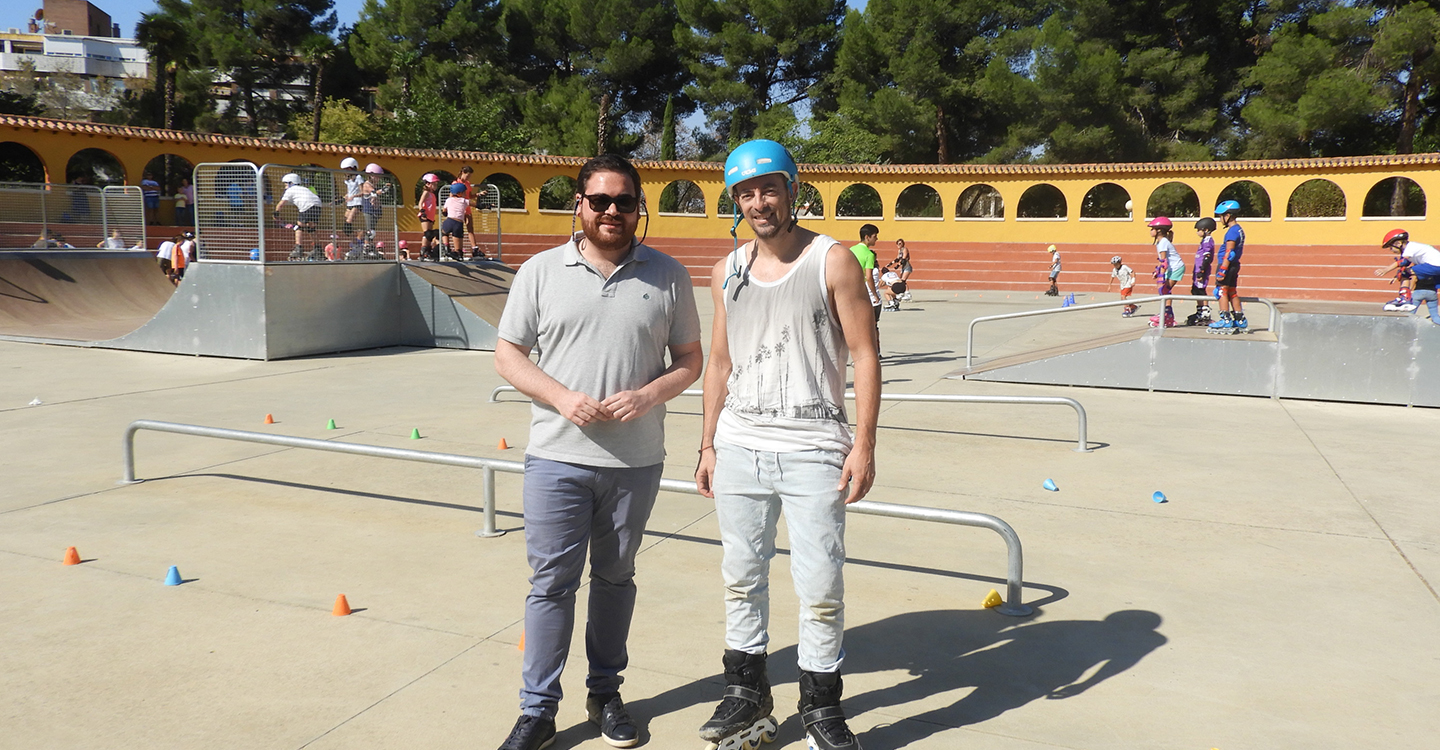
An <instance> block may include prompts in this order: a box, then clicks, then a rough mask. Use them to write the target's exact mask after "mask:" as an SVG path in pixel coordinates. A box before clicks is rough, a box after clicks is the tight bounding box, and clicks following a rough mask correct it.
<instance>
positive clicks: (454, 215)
mask: <svg viewBox="0 0 1440 750" xmlns="http://www.w3.org/2000/svg"><path fill="white" fill-rule="evenodd" d="M467 195H468V193H467V192H466V188H465V183H463V182H458V181H457V182H455V184H453V185H451V186H450V197H449V198H446V199H445V221H444V222H442V223H441V224H440V247H441V252H442V253H443V254H444V258H443V259H444V260H460V259H461V257H462V256H463V254H464V252H465V215H466V214H467V213H469V211H470V199H469V198H467V197H466V196H467ZM452 238H453V239H454V240H455V247H454V248H453V249H452V248H451V247H450V240H451V239H452Z"/></svg>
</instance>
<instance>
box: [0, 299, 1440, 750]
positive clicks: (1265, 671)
mask: <svg viewBox="0 0 1440 750" xmlns="http://www.w3.org/2000/svg"><path fill="white" fill-rule="evenodd" d="M1005 297H1006V295H1005V293H998V294H992V293H986V294H984V295H983V297H982V296H981V295H980V294H979V293H959V294H956V293H951V292H946V293H929V294H926V293H919V294H917V300H916V302H915V303H913V304H912V306H911V307H910V309H906V310H903V311H901V312H898V313H887V314H886V316H885V318H884V320H883V322H882V328H883V348H884V351H885V354H886V359H885V369H884V378H885V383H886V386H885V387H886V389H887V390H889V391H892V392H907V393H908V392H926V393H976V394H1037V395H1066V396H1071V397H1075V398H1078V399H1079V400H1080V401H1081V402H1082V403H1083V404H1084V405H1085V406H1086V408H1087V410H1088V412H1089V418H1090V439H1091V440H1092V441H1094V442H1096V443H1099V444H1100V447H1099V449H1098V450H1096V451H1095V452H1093V453H1089V454H1081V453H1075V452H1073V451H1072V450H1071V448H1072V447H1073V441H1074V439H1075V417H1074V414H1073V413H1072V412H1071V411H1070V410H1069V409H1065V408H1056V407H1015V406H993V405H936V404H888V405H886V407H885V409H884V411H883V414H882V416H881V429H880V438H879V448H878V451H879V453H878V458H879V478H878V481H877V484H876V488H875V490H874V492H873V493H872V494H871V497H870V499H872V500H876V501H881V502H893V503H907V504H913V505H923V506H934V507H943V508H957V509H964V510H972V511H980V512H985V513H992V514H995V515H998V516H1000V517H1002V518H1004V519H1006V520H1007V521H1009V522H1010V523H1011V524H1012V525H1013V526H1014V527H1015V529H1016V530H1017V531H1018V532H1019V534H1020V536H1021V538H1022V539H1023V541H1024V545H1025V573H1026V579H1027V582H1028V583H1027V588H1026V591H1025V599H1026V600H1027V601H1028V602H1029V603H1031V604H1034V605H1036V607H1037V612H1036V614H1035V615H1034V616H1032V617H1029V618H1024V619H1017V618H1010V617H1005V616H1003V615H1000V614H997V613H996V612H993V611H990V610H986V609H984V608H982V607H981V604H980V602H981V600H982V598H983V597H984V596H985V594H986V592H987V591H989V590H990V589H991V588H997V589H1000V590H1001V591H1003V590H1004V586H1003V575H1004V570H1005V566H1004V547H1003V544H1002V543H1001V542H1000V540H999V539H998V538H996V536H995V535H994V534H992V533H991V532H988V531H984V530H979V529H970V528H962V527H952V526H937V525H929V524H922V523H911V522H904V521H898V520H892V519H884V518H874V517H869V516H852V518H851V523H850V529H849V555H850V558H851V559H850V564H849V565H848V566H847V569H846V570H847V583H848V596H847V600H848V605H849V606H848V609H847V613H848V618H847V622H848V633H847V639H846V646H847V650H848V652H849V656H848V659H847V661H846V664H845V671H846V689H847V698H846V706H847V708H848V709H849V711H850V712H851V714H852V716H853V717H854V718H853V720H852V726H853V727H854V728H855V729H856V731H857V732H859V734H860V737H861V739H862V741H863V742H864V745H865V747H866V748H867V749H868V750H886V749H888V748H901V747H906V748H953V747H966V748H977V749H988V748H1015V749H1024V748H1055V747H1059V748H1199V749H1201V750H1204V749H1205V748H1221V750H1237V749H1239V748H1290V747H1304V748H1372V747H1373V748H1379V747H1385V748H1392V747H1395V748H1418V747H1430V746H1433V744H1432V743H1434V741H1435V740H1434V737H1435V736H1436V734H1437V732H1440V712H1437V711H1436V710H1435V707H1436V706H1437V705H1440V655H1437V652H1436V649H1435V644H1436V643H1437V642H1440V602H1437V597H1436V591H1435V589H1436V583H1437V581H1440V513H1437V510H1440V493H1436V492H1435V491H1434V490H1433V483H1432V484H1427V483H1431V481H1432V480H1431V476H1430V473H1429V472H1428V471H1426V470H1425V467H1424V462H1425V461H1426V460H1428V457H1429V453H1430V452H1431V446H1432V444H1433V437H1434V435H1435V434H1436V427H1437V425H1440V413H1437V412H1436V411H1434V410H1424V409H1405V408H1395V407H1384V406H1371V405H1358V404H1338V403H1317V402H1293V401H1275V400H1265V399H1255V398H1242V397H1224V396H1200V395H1188V394H1166V393H1144V392H1130V391H1113V390H1101V389H1075V388H1059V387H1036V386H1019V385H1006V384H997V383H981V382H963V381H954V380H946V379H944V377H943V376H944V375H945V374H946V373H948V372H951V371H953V370H954V369H956V368H957V367H958V366H959V365H960V359H961V358H962V356H963V353H964V346H965V326H966V323H967V322H968V321H969V319H970V318H972V317H974V316H977V315H987V314H994V313H997V312H1004V311H1013V310H1020V309H1027V308H1033V307H1038V306H1045V305H1055V304H1057V302H1056V301H1055V300H1053V299H1048V298H1039V299H1038V300H1037V299H1031V296H1030V295H1013V297H1014V298H1013V299H1007V298H1005ZM1081 301H1084V300H1081ZM708 308H709V303H708V298H707V299H706V300H705V301H704V302H703V303H702V309H703V310H705V311H708ZM1153 312H1154V311H1153V310H1145V311H1142V314H1141V317H1140V318H1139V319H1138V320H1135V321H1121V320H1120V319H1119V318H1118V315H1117V314H1116V313H1115V311H1113V310H1110V311H1102V312H1087V313H1081V314H1080V315H1085V316H1089V317H1087V318H1084V319H1083V320H1084V321H1088V322H1081V321H1082V319H1081V318H1080V317H1078V316H1059V317H1061V318H1065V319H1067V320H1055V319H1054V318H1041V319H1030V320H1028V321H1025V322H1015V323H1005V324H996V325H995V326H993V327H988V328H982V333H981V341H980V346H978V347H977V354H978V355H979V356H981V357H985V356H996V355H998V354H1001V353H1009V352H1011V351H1013V350H1015V349H1022V348H1025V347H1027V346H1033V345H1036V344H1059V343H1064V342H1065V341H1066V340H1069V338H1067V337H1073V336H1075V335H1077V333H1090V332H1094V331H1099V332H1101V333H1103V332H1106V331H1108V330H1112V329H1114V328H1115V327H1116V326H1121V325H1144V317H1148V315H1150V314H1152V313H1153ZM500 383H501V381H500V379H499V378H498V377H497V376H496V375H495V373H494V370H493V368H492V363H491V356H490V355H489V354H486V353H478V352H465V351H446V350H413V349H391V350H382V351H370V352H358V353H353V354H347V355H339V356H332V357H319V358H309V359H299V360H289V361H281V362H268V363H267V362H246V361H232V360H219V359H199V358H188V357H178V356H168V355H155V354H141V353H132V352H119V351H103V350H85V349H72V348H63V347H52V346H40V345H28V344H17V343H0V477H3V485H0V486H3V491H0V748H17V749H22V748H23V749H24V750H33V749H35V748H69V747H83V748H117V749H118V748H146V749H147V750H151V749H161V748H187V749H188V748H247V749H254V748H283V749H286V750H289V749H292V748H316V749H317V750H318V749H320V748H327V749H328V748H367V749H368V748H419V747H423V748H433V749H435V750H441V749H443V748H493V747H497V746H498V745H499V744H500V742H501V740H502V739H503V738H504V736H505V733H506V732H507V731H508V729H509V727H510V725H511V724H512V723H513V721H514V719H515V715H516V705H517V698H516V692H517V690H518V687H519V678H518V673H519V665H520V658H521V652H520V650H519V649H518V648H517V646H518V644H519V643H520V642H521V635H522V634H521V624H520V623H521V610H522V604H523V599H524V594H525V591H526V589H527V583H526V577H527V575H528V568H527V566H526V563H525V556H524V536H523V533H522V531H523V528H522V522H521V518H520V516H519V515H518V513H517V511H518V508H519V503H518V489H519V486H520V482H519V479H518V478H517V477H513V476H507V475H501V477H500V479H499V492H500V496H499V508H500V511H501V517H500V522H501V526H502V527H503V528H505V529H508V530H509V531H510V533H508V534H507V535H505V536H503V537H500V538H497V539H480V538H477V537H476V536H475V535H474V533H473V532H474V530H475V529H477V528H479V526H480V523H481V520H480V513H479V503H480V493H479V479H480V477H479V476H478V472H475V471H473V470H464V469H452V468H445V467H437V466H430V465H423V464H411V463H401V462H394V461H386V460H382V459H367V458H359V457H349V456H341V455H332V454H326V453H316V452H309V451H300V450H284V449H276V448H273V447H266V446H259V445H252V444H241V443H230V442H221V441H216V440H207V439H199V438H183V437H179V436H173V435H163V434H155V433H142V434H141V435H140V436H139V439H138V446H137V454H138V471H139V475H140V476H141V477H145V478H147V479H148V481H145V482H144V483H142V484H137V485H129V486H117V484H116V480H117V479H119V478H120V472H121V466H120V435H121V431H122V430H123V428H124V427H125V425H126V424H127V423H129V422H130V421H131V420H134V419H141V418H145V419H160V420H171V421H178V422H187V423H194V424H202V425H213V426H223V427H233V428H239V429H250V430H258V431H269V432H275V433H283V434H291V435H301V436H309V437H317V438H330V439H337V440H349V441H355V442H363V443H372V444H379V445H391V446H400V447H407V448H410V447H413V448H420V449H426V450H433V451H442V452H453V453H464V454H471V455H481V456H502V457H507V458H515V459H518V458H519V457H520V455H521V453H522V452H523V448H524V445H525V442H526V433H527V425H528V406H527V405H526V404H524V403H522V402H519V401H516V400H512V401H510V402H508V403H494V404H492V403H487V402H486V399H487V397H488V395H489V392H490V389H491V388H492V387H493V386H495V385H497V384H500ZM32 399H39V400H40V401H41V402H43V403H41V404H40V405H35V406H29V405H27V404H28V403H29V402H30V401H31V400H32ZM698 407H699V403H698V401H697V400H695V399H683V398H682V399H680V400H677V401H676V402H674V403H672V409H671V414H670V418H669V421H668V426H669V432H668V436H669V437H668V445H669V451H670V455H671V456H672V462H671V465H670V466H669V468H668V469H667V471H666V475H667V476H669V477H674V478H679V479H685V478H688V477H689V476H690V474H691V468H692V464H691V461H692V456H694V450H695V448H696V446H697V442H698V431H699V421H700V420H699V415H698ZM267 413H269V414H273V415H274V417H275V419H276V424H274V425H272V426H266V425H263V424H262V420H263V418H264V416H265V415H266V414H267ZM329 419H334V420H335V422H336V424H337V426H338V429H337V430H334V431H329V430H326V429H325V425H326V421H327V420H329ZM412 428H418V429H419V431H420V433H421V435H422V436H423V438H422V439H421V440H418V441H416V440H411V439H410V438H409V436H410V432H411V429H412ZM501 438H504V439H505V440H507V441H508V442H509V444H510V445H511V446H512V447H511V448H510V449H509V450H505V451H501V450H499V449H498V448H497V442H498V441H499V440H500V439H501ZM1047 478H1050V479H1053V480H1054V482H1055V483H1056V485H1057V486H1058V487H1059V491H1058V492H1048V491H1046V490H1044V489H1042V487H1041V485H1042V482H1043V481H1044V480H1045V479H1047ZM1156 490H1160V491H1162V492H1164V493H1165V494H1166V495H1167V496H1168V498H1169V502H1167V503H1164V504H1157V503H1155V502H1152V500H1151V495H1152V493H1153V492H1155V491H1156ZM782 534H783V531H782ZM648 535H649V542H648V544H647V546H646V547H645V549H644V551H643V553H642V554H641V555H640V558H639V569H640V570H639V582H640V587H641V588H640V601H639V605H638V610H637V615H636V619H635V624H634V628H633V631H632V637H631V666H630V669H629V670H628V672H627V676H628V679H627V682H626V685H625V696H626V699H627V701H628V703H629V705H630V708H631V710H632V712H633V713H634V715H635V716H636V718H637V719H638V720H639V722H640V723H641V724H642V725H643V727H644V739H645V744H646V745H647V746H649V747H660V748H672V747H682V748H683V747H694V748H699V747H700V746H701V743H700V742H699V741H698V740H697V739H696V736H695V731H696V728H697V727H698V726H699V725H700V724H701V723H702V722H703V721H704V720H705V718H707V717H708V715H709V712H710V711H711V709H712V707H713V705H714V702H715V700H716V699H717V697H718V693H719V691H720V687H719V686H720V681H719V679H718V677H717V673H718V671H719V660H720V659H719V657H720V652H721V649H722V647H723V646H722V633H723V626H722V621H723V609H722V602H721V596H720V584H719V576H718V574H717V570H716V568H717V564H718V561H719V556H720V549H719V546H718V542H717V538H718V536H717V530H716V524H715V518H714V514H713V512H712V508H711V507H710V506H709V505H707V503H706V502H705V501H703V500H702V499H700V498H697V497H694V496H690V495H678V494H664V495H662V496H661V500H660V502H659V504H658V506H657V508H656V511H655V514H654V518H653V520H652V522H651V525H650V529H649V532H648ZM781 544H782V546H783V545H784V544H785V542H784V540H783V539H782V541H781ZM69 546H75V547H77V548H78V550H79V552H80V555H81V557H82V558H83V559H84V563H83V564H81V565H78V566H69V567H67V566H63V565H62V564H61V558H62V555H63V553H64V552H65V549H66V547H69ZM171 565H175V566H177V567H178V568H179V571H180V572H181V574H182V576H183V577H184V579H185V581H186V582H185V583H184V584H183V585H181V586H178V587H166V586H164V585H162V581H163V579H164V577H165V574H166V571H167V569H168V568H169V566H171ZM774 577H775V579H776V580H775V584H774V586H773V598H774V607H773V610H774V614H773V623H772V633H773V637H774V643H773V646H772V649H773V651H772V660H771V664H772V665H773V666H772V671H773V674H772V676H773V678H774V679H775V681H776V682H777V685H776V716H777V718H778V719H780V720H781V721H782V722H783V724H782V727H781V732H780V736H779V738H778V739H777V742H776V744H775V745H773V746H772V747H784V748H798V747H803V746H804V740H803V738H802V737H801V728H800V726H799V723H798V721H797V719H796V716H795V710H794V706H795V700H796V698H797V690H796V684H795V680H796V671H795V663H794V659H795V652H794V643H795V632H796V619H797V618H796V608H797V605H796V601H795V598H794V594H793V591H792V589H791V587H790V581H789V574H788V558H786V557H785V556H784V555H782V556H781V557H780V558H779V559H778V560H777V565H776V568H775V571H774ZM341 593H343V594H345V595H346V596H347V597H348V599H349V602H350V604H351V606H352V607H354V608H355V610H356V611H355V614H352V615H350V616H349V617H334V616H332V615H331V605H332V603H333V602H334V600H335V597H336V595H337V594H341ZM580 632H583V630H577V633H580ZM582 653H583V649H582V647H581V645H580V641H579V638H578V637H577V643H576V648H575V650H574V651H572V654H574V655H576V656H579V655H581V654H582ZM583 678H584V664H583V658H579V659H577V660H575V662H573V663H572V665H571V669H570V670H569V671H568V672H567V674H566V683H565V684H566V690H567V696H568V697H567V699H566V700H565V701H564V703H563V704H562V706H561V711H560V715H559V726H560V729H561V732H560V736H559V740H558V742H557V743H556V745H555V747H557V748H573V747H585V748H599V747H604V745H603V743H602V741H601V740H600V739H599V738H598V734H597V732H596V730H595V729H594V728H593V727H591V726H590V725H589V724H587V723H586V721H585V715H584V706H583V695H584V685H583ZM1427 707H1428V708H1427Z"/></svg>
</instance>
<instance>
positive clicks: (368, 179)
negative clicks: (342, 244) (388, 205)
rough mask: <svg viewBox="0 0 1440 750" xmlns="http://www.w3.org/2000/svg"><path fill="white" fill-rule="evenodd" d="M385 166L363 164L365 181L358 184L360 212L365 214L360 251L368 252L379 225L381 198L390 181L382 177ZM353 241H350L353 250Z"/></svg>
mask: <svg viewBox="0 0 1440 750" xmlns="http://www.w3.org/2000/svg"><path fill="white" fill-rule="evenodd" d="M384 177H385V168H384V167H382V166H380V165H379V164H376V163H375V162H370V163H369V164H366V165H365V182H364V184H362V185H361V186H360V212H361V213H363V214H365V237H364V241H363V242H361V243H360V244H361V245H362V246H363V248H364V249H363V250H362V253H363V254H365V255H368V254H369V253H370V246H371V245H370V243H371V242H372V241H374V239H375V227H377V226H379V225H380V214H381V211H383V210H384V209H383V206H384V204H385V202H386V201H384V200H383V198H385V197H388V196H389V194H390V190H389V188H390V183H389V181H387V180H385V179H384ZM354 244H355V243H351V245H352V247H351V249H352V250H354V249H355V247H354Z"/></svg>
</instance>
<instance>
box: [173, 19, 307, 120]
mask: <svg viewBox="0 0 1440 750" xmlns="http://www.w3.org/2000/svg"><path fill="white" fill-rule="evenodd" d="M190 5H191V10H192V13H193V16H192V17H193V19H194V23H193V31H194V37H193V39H194V45H195V51H196V53H197V55H198V57H199V58H200V61H201V62H202V63H203V64H205V65H208V66H209V67H212V68H214V69H215V70H216V71H218V72H219V73H221V74H222V75H224V76H226V77H228V78H229V79H230V80H231V81H232V82H233V83H234V85H235V87H236V88H237V89H238V93H239V97H238V99H239V101H238V102H237V101H235V99H234V98H233V97H232V100H231V106H230V107H229V110H228V111H227V115H229V117H228V118H227V119H228V120H230V121H233V120H234V118H235V115H237V114H238V113H241V112H243V114H244V116H245V123H244V129H245V131H246V132H248V133H249V134H251V135H258V134H259V133H260V130H261V129H262V126H263V127H264V128H265V129H266V130H276V129H280V128H283V126H284V125H285V124H286V123H287V122H288V121H289V114H290V113H289V111H288V110H290V109H292V108H298V107H296V106H295V105H294V104H292V103H291V102H290V101H288V100H287V99H285V98H284V97H267V98H264V99H262V98H261V97H260V96H259V95H258V94H259V92H260V91H261V90H263V89H269V90H271V91H280V90H283V89H284V88H285V87H287V86H290V85H292V83H293V82H294V81H296V80H297V79H301V80H303V79H304V78H306V77H307V76H306V75H305V68H306V65H305V62H304V59H303V57H302V45H303V44H304V43H305V42H306V41H307V40H309V39H311V38H313V37H314V36H315V35H316V34H320V35H328V34H330V32H332V31H334V30H335V14H334V13H333V12H331V7H332V0H289V1H288V2H284V3H275V2H270V1H268V0H193V1H192V2H191V3H190ZM236 110H238V112H237V111H236Z"/></svg>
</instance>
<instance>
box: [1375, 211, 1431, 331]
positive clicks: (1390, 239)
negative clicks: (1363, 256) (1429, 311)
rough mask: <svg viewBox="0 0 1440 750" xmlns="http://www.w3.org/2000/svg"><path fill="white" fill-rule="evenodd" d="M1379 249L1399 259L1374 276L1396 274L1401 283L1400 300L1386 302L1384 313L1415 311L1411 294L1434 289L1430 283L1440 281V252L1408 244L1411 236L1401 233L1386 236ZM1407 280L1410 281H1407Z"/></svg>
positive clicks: (1417, 243) (1412, 243) (1422, 245)
mask: <svg viewBox="0 0 1440 750" xmlns="http://www.w3.org/2000/svg"><path fill="white" fill-rule="evenodd" d="M1381 247H1383V248H1385V249H1386V250H1389V251H1390V252H1392V253H1394V254H1396V255H1398V256H1400V257H1398V258H1396V259H1395V262H1394V263H1391V264H1390V265H1388V266H1386V267H1384V268H1380V269H1376V271H1375V275H1376V276H1384V275H1385V274H1387V273H1390V272H1392V271H1396V272H1398V273H1397V275H1396V278H1398V279H1401V287H1400V296H1399V297H1396V298H1395V299H1393V300H1391V301H1390V302H1387V303H1386V304H1385V309H1386V310H1392V311H1397V312H1411V311H1413V310H1415V308H1416V304H1415V300H1414V297H1413V294H1412V292H1411V290H1412V289H1416V288H1419V289H1425V288H1430V289H1433V288H1434V284H1432V283H1430V282H1433V281H1434V280H1435V279H1436V277H1440V250H1436V249H1435V248H1434V247H1433V246H1431V245H1426V244H1424V243H1422V242H1411V241H1410V233H1409V232H1407V231H1405V230H1404V229H1392V230H1390V231H1389V232H1387V233H1386V234H1385V241H1384V242H1383V243H1382V244H1381ZM1407 276H1408V277H1409V278H1406V277H1407ZM1427 302H1428V300H1427Z"/></svg>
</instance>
